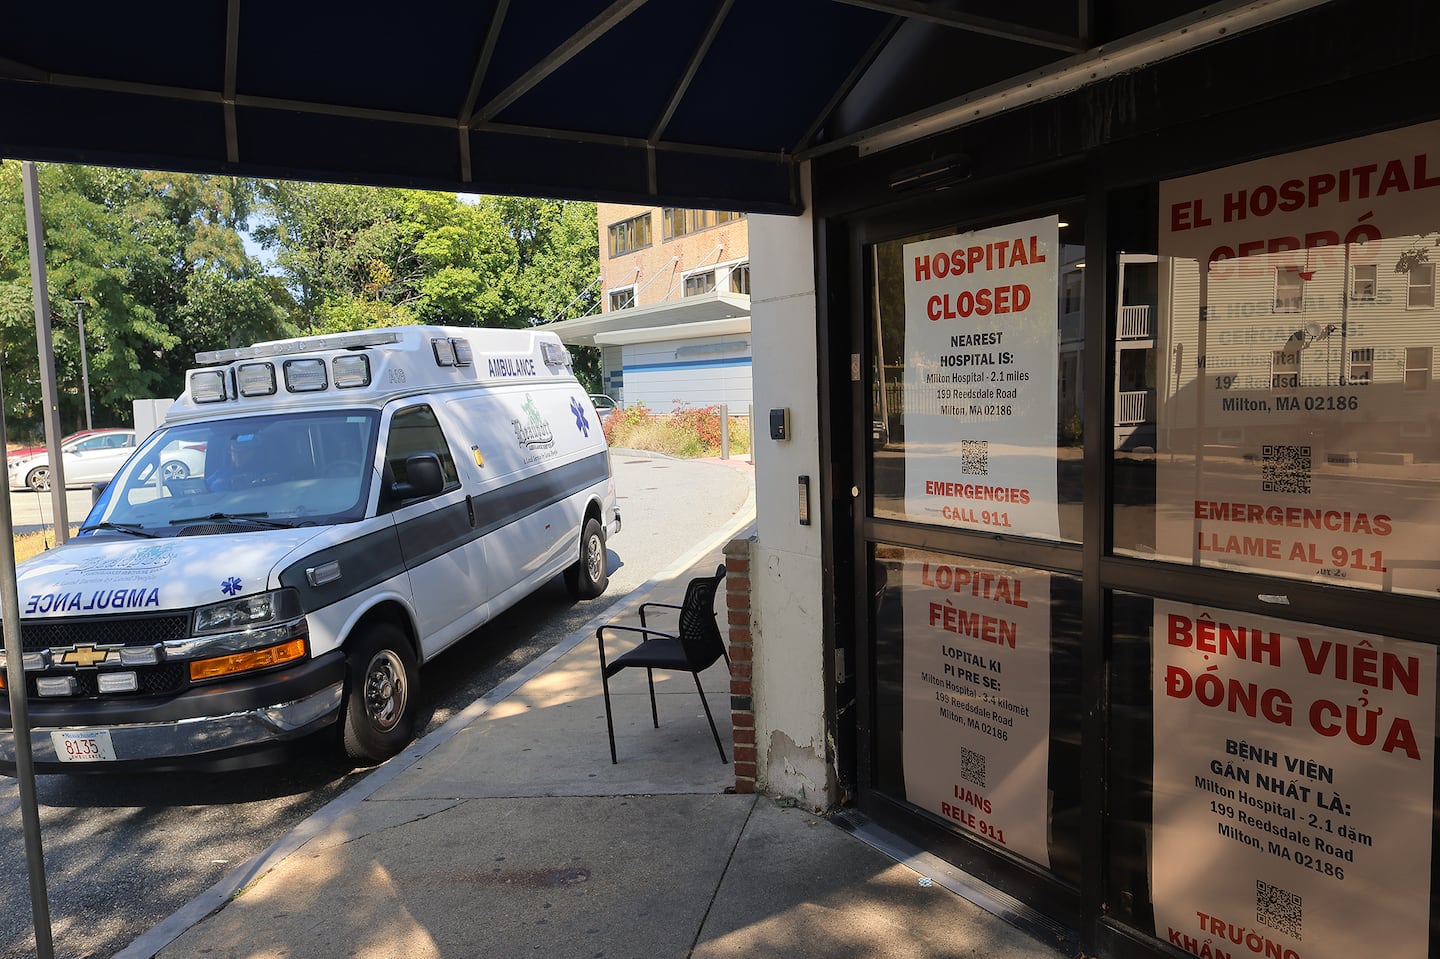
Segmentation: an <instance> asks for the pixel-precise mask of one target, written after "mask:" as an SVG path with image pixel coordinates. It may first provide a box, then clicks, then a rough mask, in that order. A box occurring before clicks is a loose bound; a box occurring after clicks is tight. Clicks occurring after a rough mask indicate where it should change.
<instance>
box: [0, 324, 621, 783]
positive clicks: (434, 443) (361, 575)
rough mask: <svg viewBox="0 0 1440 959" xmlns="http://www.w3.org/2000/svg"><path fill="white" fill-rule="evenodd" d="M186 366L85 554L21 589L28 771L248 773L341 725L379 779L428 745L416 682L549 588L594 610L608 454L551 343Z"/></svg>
mask: <svg viewBox="0 0 1440 959" xmlns="http://www.w3.org/2000/svg"><path fill="white" fill-rule="evenodd" d="M196 361H197V363H199V364H201V368H199V369H194V370H191V371H190V372H189V374H188V376H187V382H186V391H185V395H184V396H182V397H181V398H180V399H179V400H177V401H176V402H175V404H174V405H173V406H172V407H171V408H170V410H169V412H168V413H167V414H166V417H165V421H164V423H163V424H162V426H161V427H160V429H158V430H156V431H155V432H154V433H152V434H151V435H150V436H149V437H148V438H147V439H146V441H145V442H144V443H143V444H142V445H141V446H140V447H139V448H138V449H137V450H136V451H135V454H134V455H133V456H132V457H131V458H130V459H129V460H128V461H127V462H126V463H125V465H124V466H123V467H121V469H120V471H119V472H118V473H117V474H116V476H115V478H114V480H113V481H111V483H110V484H109V485H108V486H107V487H106V488H105V490H104V492H103V493H102V494H101V496H100V497H99V499H98V500H97V501H96V503H95V506H94V508H93V509H92V510H91V512H90V515H89V517H88V518H87V519H86V520H85V522H84V524H83V525H82V527H81V530H80V533H79V535H78V536H76V537H75V538H74V539H72V540H71V541H70V542H69V543H66V544H65V545H64V546H61V547H59V548H57V549H53V550H50V551H48V552H46V553H44V554H42V555H40V556H38V557H36V558H34V559H32V560H29V561H27V562H25V563H23V564H21V566H20V568H19V571H18V585H19V601H20V615H21V632H22V634H23V649H24V674H25V682H26V686H27V690H26V691H27V694H28V698H27V703H28V714H29V720H30V725H31V727H32V735H31V742H32V746H33V753H34V758H35V765H36V768H37V769H38V770H40V771H42V772H87V771H88V772H97V771H111V770H121V769H134V768H145V769H168V768H182V767H183V768H194V767H196V766H200V767H205V768H239V767H244V766H248V765H255V764H259V763H264V762H270V761H274V760H275V759H277V758H278V757H279V756H280V755H282V754H283V753H284V752H285V751H286V749H288V748H289V747H290V746H292V745H293V744H294V743H296V742H298V741H299V740H301V739H303V738H306V737H308V736H310V735H311V734H313V733H317V732H320V731H323V730H326V729H329V730H330V731H331V732H337V730H336V727H337V726H338V734H337V740H338V741H339V742H340V743H341V744H342V746H343V748H344V751H345V753H346V754H347V755H348V756H349V757H350V759H351V760H353V761H355V762H357V763H362V764H368V763H374V762H379V761H381V760H383V759H385V758H387V757H389V756H392V755H394V754H395V753H396V752H398V751H399V750H400V749H402V748H403V747H404V746H405V745H406V744H407V743H409V742H410V740H411V738H412V736H413V732H414V726H415V713H416V697H417V692H418V687H417V679H418V673H417V671H418V667H419V665H420V664H422V663H424V662H426V661H428V660H430V659H431V658H432V657H434V656H435V655H436V654H437V653H439V652H440V651H441V650H443V649H445V648H446V647H447V646H449V645H450V644H452V643H454V642H455V641H456V640H458V639H460V638H461V637H463V636H465V635H466V634H468V633H470V632H471V631H473V630H474V629H475V628H476V627H478V626H480V625H481V624H483V623H485V622H486V621H487V620H489V619H490V618H491V617H493V616H495V615H496V614H497V613H499V612H501V611H502V610H504V609H506V608H507V607H509V606H511V605H512V604H514V603H515V602H516V601H517V600H519V599H521V598H523V597H524V596H526V595H527V594H529V593H530V592H531V591H533V590H534V589H536V588H537V587H539V586H540V585H541V584H543V583H545V582H546V581H547V580H549V579H551V578H552V577H554V576H556V575H557V574H563V576H564V579H565V582H566V584H567V586H569V588H570V591H571V593H572V595H574V596H575V597H576V598H581V599H584V598H592V597H594V596H597V595H599V594H600V593H601V592H602V591H603V590H604V589H605V586H606V576H607V561H606V539H607V537H608V536H611V535H614V534H615V533H617V532H619V530H620V511H619V509H618V508H617V506H616V501H615V483H614V479H613V476H612V473H611V469H610V454H609V450H608V449H607V447H606V444H605V436H604V433H603V432H602V430H601V428H600V423H599V420H598V417H597V416H596V415H595V409H594V407H593V406H592V405H591V401H590V399H589V397H588V395H587V394H586V392H585V389H584V388H583V387H582V386H581V385H580V383H579V382H578V381H577V380H576V378H575V375H574V372H573V370H572V368H571V362H570V354H569V351H568V350H566V349H565V347H564V346H563V345H562V344H561V343H560V340H559V338H558V337H556V336H555V334H553V333H546V332H541V331H532V330H480V329H461V328H452V327H436V326H429V327H397V328H393V329H384V330H367V331H363V332H358V333H345V334H336V335H325V336H313V337H303V338H298V339H292V340H278V341H274V342H268V343H259V344H256V345H255V346H250V347H244V348H241V349H234V350H222V351H219V352H214V353H202V354H199V355H198V356H197V357H196ZM0 677H3V672H0ZM0 699H3V700H4V706H3V707H0V730H3V732H0V769H5V770H7V771H11V772H13V770H14V767H15V741H14V736H13V734H12V732H11V725H10V717H9V710H8V696H0Z"/></svg>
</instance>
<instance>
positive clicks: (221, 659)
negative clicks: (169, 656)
mask: <svg viewBox="0 0 1440 959" xmlns="http://www.w3.org/2000/svg"><path fill="white" fill-rule="evenodd" d="M304 658H305V640H303V639H292V640H290V641H289V642H288V643H281V644H280V645H278V646H266V647H265V648H264V649H250V650H246V651H245V652H243V653H233V654H231V655H229V656H216V657H215V658H213V659H197V660H196V661H195V662H193V663H191V664H190V680H191V681H192V682H194V681H196V680H201V679H215V678H217V677H219V676H230V675H232V674H234V673H245V672H249V671H250V670H252V669H265V668H266V667H267V666H279V665H280V664H281V663H288V662H291V661H293V660H296V659H304Z"/></svg>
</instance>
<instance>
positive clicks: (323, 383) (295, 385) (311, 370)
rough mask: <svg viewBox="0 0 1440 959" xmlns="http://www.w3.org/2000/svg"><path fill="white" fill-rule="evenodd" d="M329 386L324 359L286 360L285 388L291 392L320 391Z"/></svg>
mask: <svg viewBox="0 0 1440 959" xmlns="http://www.w3.org/2000/svg"><path fill="white" fill-rule="evenodd" d="M329 386H330V380H329V378H328V377H327V376H326V374H325V361H324V360H320V359H308V360H286V361H285V388H286V389H287V390H289V391H290V392H291V393H318V392H319V391H320V390H323V389H327V388H329Z"/></svg>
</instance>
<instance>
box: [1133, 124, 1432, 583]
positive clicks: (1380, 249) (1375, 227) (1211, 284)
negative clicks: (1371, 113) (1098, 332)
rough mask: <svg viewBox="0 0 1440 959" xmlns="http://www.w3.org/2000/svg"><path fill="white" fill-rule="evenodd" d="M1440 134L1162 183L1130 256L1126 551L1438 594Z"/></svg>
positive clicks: (1410, 132) (1373, 139) (1405, 135)
mask: <svg viewBox="0 0 1440 959" xmlns="http://www.w3.org/2000/svg"><path fill="white" fill-rule="evenodd" d="M1437 144H1440V124H1437V123H1429V124H1424V125H1421V126H1416V127H1409V128H1405V129H1402V130H1397V131H1391V132H1388V133H1382V134H1376V135H1373V136H1368V137H1363V138H1359V139H1355V140H1349V141H1345V142H1343V143H1337V144H1332V145H1329V146H1324V147H1318V148H1314V149H1309V150H1304V151H1300V152H1296V153H1291V154H1286V155H1284V156H1278V157H1271V158H1267V159H1264V160H1257V161H1254V162H1250V163H1245V164H1241V165H1238V166H1234V167H1229V168H1226V169H1222V170H1217V171H1213V172H1210V173H1202V174H1198V175H1195V176H1189V177H1184V178H1180V179H1175V180H1169V181H1165V182H1162V183H1160V184H1159V187H1158V203H1157V207H1158V243H1157V248H1156V249H1154V250H1151V251H1147V252H1142V253H1140V254H1125V255H1121V256H1120V257H1119V260H1120V263H1119V266H1120V271H1119V277H1120V284H1119V290H1118V296H1117V298H1118V300H1119V301H1120V302H1119V317H1118V320H1117V336H1116V370H1117V376H1116V403H1115V409H1116V445H1115V448H1116V451H1117V452H1116V459H1115V463H1116V470H1115V474H1116V508H1115V514H1114V516H1115V525H1114V533H1113V536H1114V539H1113V542H1114V548H1115V551H1116V552H1117V553H1120V554H1126V555H1139V556H1147V557H1155V558H1157V559H1163V560H1166V561H1172V562H1180V563H1186V564H1191V565H1195V566H1204V567H1213V568H1218V569H1230V570H1246V571H1255V572H1263V573H1266V574H1270V575H1275V576H1284V577H1292V578H1297V579H1302V580H1308V581H1312V582H1319V583H1328V584H1333V585H1338V586H1349V587H1357V588H1362V589H1370V590H1382V591H1387V592H1394V593H1409V594H1415V595H1424V596H1434V595H1436V593H1437V592H1440V554H1437V552H1436V550H1435V547H1434V539H1435V530H1436V529H1437V528H1440V483H1437V482H1436V481H1437V480H1440V384H1437V383H1436V382H1435V379H1436V377H1435V375H1434V363H1435V360H1436V356H1437V353H1440V350H1437V347H1440V307H1437V305H1436V299H1435V296H1434V288H1435V269H1434V261H1435V260H1436V259H1437V257H1440V233H1437V232H1436V224H1437V223H1440V146H1437ZM1152 311H1153V313H1154V315H1155V318H1156V323H1155V326H1154V329H1153V331H1152V332H1150V333H1149V334H1148V337H1141V336H1139V335H1138V331H1139V330H1140V329H1141V328H1142V327H1141V324H1142V319H1143V316H1145V315H1148V314H1149V313H1151V312H1152ZM1132 334H1134V336H1133V338H1132ZM1136 386H1138V390H1136V389H1131V388H1130V387H1136ZM1138 391H1144V393H1145V397H1146V399H1145V402H1150V400H1151V399H1153V408H1154V415H1153V416H1148V415H1146V414H1144V413H1143V411H1140V408H1139V407H1137V406H1135V403H1134V402H1133V399H1134V394H1135V393H1137V392H1138ZM1127 416H1135V417H1138V419H1139V420H1140V421H1141V422H1140V423H1139V424H1138V425H1140V426H1143V430H1141V431H1131V432H1127V433H1125V435H1123V436H1122V429H1121V428H1122V427H1123V426H1125V425H1126V423H1125V419H1126V417H1127Z"/></svg>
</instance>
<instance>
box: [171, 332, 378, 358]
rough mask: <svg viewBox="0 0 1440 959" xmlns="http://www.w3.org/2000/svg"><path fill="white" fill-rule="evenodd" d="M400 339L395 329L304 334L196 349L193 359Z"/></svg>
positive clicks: (336, 347)
mask: <svg viewBox="0 0 1440 959" xmlns="http://www.w3.org/2000/svg"><path fill="white" fill-rule="evenodd" d="M398 342H400V335H399V334H398V333H396V332H395V331H394V330H388V331H383V332H382V331H378V330H357V331H355V332H353V333H327V334H324V335H321V336H305V337H300V338H298V339H293V340H275V341H274V342H271V343H257V344H255V345H254V346H241V347H237V348H235V349H233V350H210V351H209V352H205V353H196V354H195V362H196V363H200V364H202V365H204V366H211V365H214V364H216V363H234V362H235V361H236V360H259V359H265V358H266V357H270V356H291V355H293V354H295V353H316V352H319V351H320V350H358V349H363V348H364V347H367V346H384V345H386V344H388V343H398Z"/></svg>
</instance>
